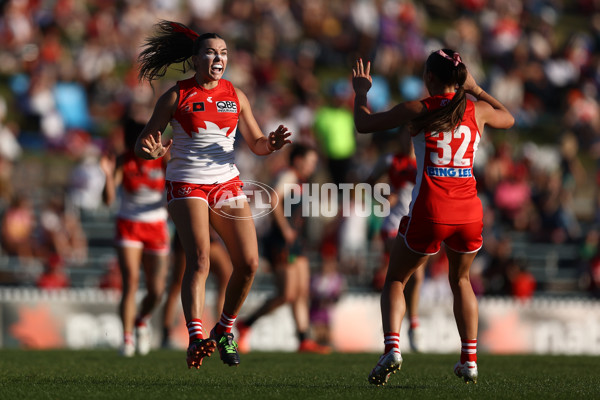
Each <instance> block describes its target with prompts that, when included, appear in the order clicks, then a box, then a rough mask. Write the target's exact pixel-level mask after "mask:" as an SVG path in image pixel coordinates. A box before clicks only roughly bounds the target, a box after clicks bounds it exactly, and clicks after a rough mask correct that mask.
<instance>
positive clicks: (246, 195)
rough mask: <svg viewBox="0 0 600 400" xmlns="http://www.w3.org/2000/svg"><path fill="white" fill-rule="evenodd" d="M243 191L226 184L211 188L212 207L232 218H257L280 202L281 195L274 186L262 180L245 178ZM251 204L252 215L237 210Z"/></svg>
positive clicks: (224, 215)
mask: <svg viewBox="0 0 600 400" xmlns="http://www.w3.org/2000/svg"><path fill="white" fill-rule="evenodd" d="M243 184H244V186H243V187H242V192H243V193H240V191H239V189H238V188H237V187H234V186H230V185H224V186H221V187H216V188H214V189H213V190H211V191H210V192H209V194H208V197H209V198H210V197H212V196H214V199H215V202H214V205H213V206H211V207H210V208H211V209H212V210H213V211H215V212H216V213H218V214H219V215H221V216H223V217H225V218H230V219H255V218H260V217H264V216H267V215H269V214H270V213H272V212H273V210H274V209H275V207H277V205H278V204H279V196H278V195H277V193H276V192H275V190H273V188H272V187H270V186H269V185H266V184H264V183H261V182H257V181H252V180H244V181H243ZM245 203H248V205H249V206H250V211H251V215H250V216H240V215H238V212H237V210H239V209H241V208H243V207H244V205H245Z"/></svg>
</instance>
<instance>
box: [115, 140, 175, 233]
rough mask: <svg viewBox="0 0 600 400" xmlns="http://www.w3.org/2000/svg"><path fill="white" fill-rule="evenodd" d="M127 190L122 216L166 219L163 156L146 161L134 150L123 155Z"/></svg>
mask: <svg viewBox="0 0 600 400" xmlns="http://www.w3.org/2000/svg"><path fill="white" fill-rule="evenodd" d="M122 168H123V182H122V187H123V193H122V197H121V205H120V207H119V211H118V213H117V215H118V216H119V217H120V218H123V219H127V220H132V221H142V222H156V221H163V220H164V221H166V219H167V209H166V199H165V171H164V167H163V161H162V159H157V160H143V159H141V158H139V157H136V156H135V154H134V153H133V151H131V152H127V153H126V154H124V155H123V166H122Z"/></svg>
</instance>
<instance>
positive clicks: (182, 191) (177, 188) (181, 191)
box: [166, 176, 246, 208]
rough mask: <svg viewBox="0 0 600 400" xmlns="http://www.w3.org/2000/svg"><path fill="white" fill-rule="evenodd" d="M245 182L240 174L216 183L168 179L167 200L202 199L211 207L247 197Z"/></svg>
mask: <svg viewBox="0 0 600 400" xmlns="http://www.w3.org/2000/svg"><path fill="white" fill-rule="evenodd" d="M243 186H244V183H243V182H242V181H241V179H240V178H239V176H236V177H235V178H233V179H231V180H228V181H227V182H223V183H217V184H216V185H202V184H197V183H187V182H174V181H167V184H166V188H167V202H168V203H170V202H171V201H173V200H177V199H202V200H204V201H206V202H207V203H208V206H209V207H211V208H214V207H218V206H219V204H220V203H223V202H225V201H230V200H237V199H245V198H246V195H245V194H244V191H243V190H242V187H243Z"/></svg>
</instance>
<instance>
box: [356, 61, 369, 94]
mask: <svg viewBox="0 0 600 400" xmlns="http://www.w3.org/2000/svg"><path fill="white" fill-rule="evenodd" d="M370 73H371V61H367V67H366V68H365V66H364V65H363V60H362V58H359V59H358V60H356V66H355V67H354V68H352V87H353V88H354V92H355V93H356V94H359V95H365V94H367V92H368V91H369V89H371V84H372V83H373V79H372V78H371V75H370Z"/></svg>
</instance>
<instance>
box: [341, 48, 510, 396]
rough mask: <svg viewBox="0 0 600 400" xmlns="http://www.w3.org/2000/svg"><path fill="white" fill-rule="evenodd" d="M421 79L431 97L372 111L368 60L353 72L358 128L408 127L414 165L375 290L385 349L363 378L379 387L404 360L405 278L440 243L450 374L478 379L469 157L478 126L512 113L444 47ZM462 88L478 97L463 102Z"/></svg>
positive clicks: (476, 229)
mask: <svg viewBox="0 0 600 400" xmlns="http://www.w3.org/2000/svg"><path fill="white" fill-rule="evenodd" d="M423 81H424V83H425V86H426V88H427V90H428V92H429V94H430V96H431V97H428V98H426V99H423V100H420V101H408V102H404V103H400V104H398V105H396V106H394V107H393V108H392V109H390V110H388V111H385V112H381V113H371V112H370V111H369V109H368V107H367V92H368V91H369V89H370V87H371V76H370V63H367V65H366V66H364V65H363V62H362V59H360V60H357V62H356V65H355V67H354V69H353V87H354V91H355V93H356V96H355V100H354V121H355V124H356V128H357V130H358V131H359V132H373V131H381V130H387V129H392V128H395V127H398V126H403V125H407V124H408V125H409V128H410V132H411V135H412V141H413V145H414V149H415V155H416V158H417V168H418V172H417V180H416V185H415V188H414V190H413V195H412V201H411V204H410V210H409V214H408V216H406V217H404V218H403V219H402V221H401V223H400V228H399V235H398V237H397V238H396V241H395V243H394V245H393V248H392V252H391V254H390V265H389V268H388V273H387V276H386V282H385V285H384V288H383V292H382V294H381V315H382V323H383V331H384V343H385V350H384V354H383V355H382V356H381V357H380V358H379V361H378V363H377V365H376V366H375V367H374V368H373V370H372V371H371V374H370V375H369V382H370V383H373V384H377V385H379V384H384V383H385V382H387V380H388V378H389V376H390V374H391V373H393V372H396V371H397V370H399V369H400V367H401V365H402V356H401V354H400V348H399V345H398V339H399V335H400V327H401V323H402V319H403V317H404V313H405V310H406V303H405V299H404V288H405V286H406V283H407V281H408V280H409V278H410V276H411V275H412V274H413V273H414V271H415V270H416V269H417V268H419V267H420V266H421V265H423V264H424V263H425V262H426V261H427V259H428V258H429V257H430V256H431V255H432V254H436V253H437V252H438V251H439V250H440V248H441V243H442V242H444V244H445V247H446V254H447V257H448V262H449V281H450V286H451V289H452V293H453V296H454V303H453V310H454V316H455V319H456V325H457V327H458V332H459V335H460V338H461V341H462V348H461V356H460V361H459V362H458V363H457V364H456V365H455V367H454V372H455V374H456V375H457V376H459V377H462V378H464V380H465V381H466V382H469V381H474V382H476V381H477V376H478V370H477V353H476V351H477V324H478V307H477V298H476V297H475V294H474V293H473V288H472V287H471V282H470V280H469V270H470V267H471V263H472V262H473V259H474V258H475V255H476V254H477V251H478V250H479V249H480V248H481V244H482V242H483V240H482V237H481V233H482V227H483V211H482V206H481V201H480V200H479V198H478V197H477V189H476V182H475V178H474V176H473V160H474V156H475V151H476V150H477V145H478V144H479V140H480V138H481V132H482V131H483V127H484V126H485V125H489V126H491V127H493V128H499V129H508V128H510V127H511V126H512V125H513V123H514V118H513V116H512V115H511V114H510V112H509V111H508V110H507V109H506V107H505V106H504V105H502V104H501V103H500V102H499V101H498V100H496V99H495V98H494V97H492V96H491V95H489V94H487V93H486V92H485V91H484V90H483V89H482V88H481V87H479V86H478V85H477V83H476V82H475V80H474V79H473V77H472V76H471V74H470V73H469V72H468V70H467V67H466V66H465V64H464V63H463V62H462V60H461V59H460V55H459V54H458V53H456V52H454V51H453V50H450V49H442V50H439V51H436V52H434V53H432V54H431V55H430V56H429V57H428V58H427V62H426V65H425V71H424V73H423ZM467 93H468V94H470V95H472V96H474V97H475V98H476V99H477V100H478V101H476V102H473V101H471V100H468V99H467Z"/></svg>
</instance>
